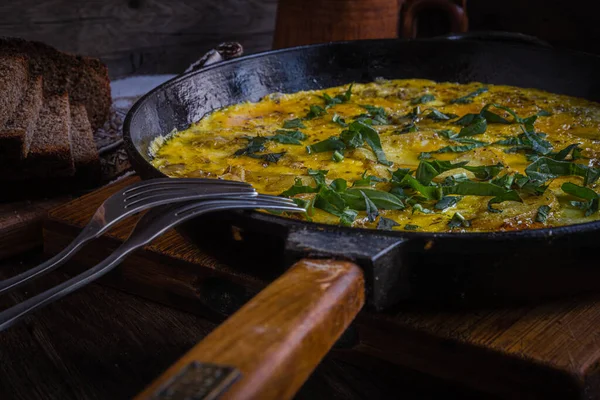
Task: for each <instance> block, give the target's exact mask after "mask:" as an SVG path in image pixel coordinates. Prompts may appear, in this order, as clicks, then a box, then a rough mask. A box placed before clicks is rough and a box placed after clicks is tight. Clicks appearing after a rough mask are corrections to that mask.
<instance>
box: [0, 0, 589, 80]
mask: <svg viewBox="0 0 600 400" xmlns="http://www.w3.org/2000/svg"><path fill="white" fill-rule="evenodd" d="M390 1H394V0H390ZM598 3H599V2H598V1H596V0H585V1H583V0H571V1H565V0H526V1H525V0H503V1H492V0H467V13H468V16H469V25H470V30H505V31H512V32H522V33H526V34H530V35H535V36H538V37H540V38H543V39H545V40H547V41H549V42H551V43H552V44H553V45H556V46H560V47H569V48H574V49H579V50H584V51H588V52H595V53H599V54H600V42H599V41H600V5H599V4H598ZM307 7H318V1H312V2H311V1H307ZM276 8H277V1H276V0H78V1H73V0H46V1H44V0H2V1H0V35H4V36H19V37H23V38H26V39H30V40H41V41H44V42H46V43H49V44H51V45H53V46H55V47H57V48H59V49H61V50H64V51H69V52H76V53H80V54H86V55H91V56H96V57H100V58H101V59H102V60H103V61H104V62H105V63H106V64H107V65H108V67H109V71H110V74H111V78H113V79H114V78H118V77H123V76H126V75H131V74H148V73H178V72H181V71H183V70H184V69H185V68H186V67H187V66H188V65H189V64H190V63H191V62H193V61H195V60H196V59H197V58H198V57H200V56H201V55H202V54H203V53H204V52H205V51H207V50H208V49H210V48H211V47H212V46H214V45H216V44H218V43H220V42H223V41H228V40H237V41H239V42H241V43H242V44H243V45H244V47H245V49H246V53H252V52H257V51H263V50H268V49H270V48H271V45H272V42H273V31H274V29H275V17H276ZM443 18H444V17H443V16H440V15H436V14H435V13H429V15H423V17H422V21H421V22H420V27H421V28H420V32H421V33H420V35H423V36H427V35H428V34H429V33H431V32H435V33H437V32H436V31H439V29H440V27H443V26H444V25H445V24H444V22H445V21H444V20H443ZM523 62H526V60H523Z"/></svg>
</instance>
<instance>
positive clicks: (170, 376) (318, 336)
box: [136, 259, 364, 400]
mask: <svg viewBox="0 0 600 400" xmlns="http://www.w3.org/2000/svg"><path fill="white" fill-rule="evenodd" d="M363 304H364V278H363V273H362V271H361V269H360V268H359V267H358V266H356V265H355V264H353V263H351V262H346V261H334V260H317V259H304V260H301V261H299V262H298V263H296V264H295V265H293V266H292V267H291V268H290V269H289V270H288V271H287V272H286V273H285V274H284V275H282V276H281V277H279V278H278V279H277V280H275V281H274V282H273V283H272V284H271V285H269V286H268V287H267V288H265V289H264V290H263V291H261V292H260V293H259V294H258V295H257V296H256V297H254V298H253V299H252V300H250V302H249V303H247V304H245V305H244V306H243V307H242V308H241V309H240V310H239V311H237V312H236V313H235V314H233V315H232V316H231V317H230V318H229V319H228V320H226V321H225V322H224V323H223V324H222V325H220V326H219V327H217V328H216V329H215V330H214V331H213V332H211V333H210V334H209V335H208V336H207V337H206V338H205V339H204V340H202V341H201V342H200V343H199V344H197V345H196V346H195V347H194V348H192V350H190V351H189V352H188V353H187V354H185V355H184V356H183V357H182V358H181V359H180V360H179V361H177V362H176V363H175V364H174V365H173V366H171V367H170V368H169V369H168V370H167V371H166V372H165V373H164V374H163V375H161V376H160V377H159V378H158V379H157V380H156V381H155V382H154V383H152V384H151V385H150V386H148V387H147V388H146V389H145V390H144V391H143V392H142V393H140V394H139V395H138V396H137V397H136V400H142V399H143V400H146V399H150V398H152V399H162V398H164V399H167V398H169V399H176V400H182V399H185V398H198V399H200V398H202V399H209V398H210V399H214V398H219V399H221V398H223V399H236V400H237V399H261V400H268V399H289V398H292V397H293V396H294V394H295V393H296V391H297V390H298V389H299V388H300V386H301V385H302V384H303V383H304V381H305V380H306V379H307V378H308V376H309V375H310V374H311V373H312V372H313V370H314V368H315V367H316V366H317V365H318V363H319V362H320V361H321V360H322V358H323V357H324V356H325V354H327V352H328V351H329V350H330V349H331V347H332V346H333V345H334V344H335V342H336V340H337V339H338V338H339V337H340V335H341V334H342V333H343V332H344V330H345V329H346V328H347V327H348V325H349V324H350V323H351V322H352V320H353V319H354V318H355V317H356V315H357V314H358V312H359V311H360V309H361V308H362V306H363ZM235 373H238V374H239V379H237V380H235ZM228 376H229V377H231V378H229V379H226V378H227V377H228ZM205 378H208V379H205ZM224 381H227V382H226V383H228V385H224V384H223V382H224ZM199 393H204V395H199Z"/></svg>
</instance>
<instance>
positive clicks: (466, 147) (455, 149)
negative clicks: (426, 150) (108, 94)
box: [432, 140, 489, 154]
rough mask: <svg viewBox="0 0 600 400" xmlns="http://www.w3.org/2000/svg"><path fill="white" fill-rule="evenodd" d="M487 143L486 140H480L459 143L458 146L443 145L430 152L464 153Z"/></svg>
mask: <svg viewBox="0 0 600 400" xmlns="http://www.w3.org/2000/svg"><path fill="white" fill-rule="evenodd" d="M488 144H489V143H486V142H480V141H477V140H475V141H473V143H466V144H461V145H458V146H444V147H441V148H439V149H437V150H435V151H432V153H436V154H438V153H464V152H467V151H471V150H473V149H476V148H478V147H484V146H487V145H488Z"/></svg>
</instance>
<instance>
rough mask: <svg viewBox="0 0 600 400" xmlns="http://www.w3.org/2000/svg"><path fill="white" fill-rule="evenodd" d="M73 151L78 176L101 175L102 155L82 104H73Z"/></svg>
mask: <svg viewBox="0 0 600 400" xmlns="http://www.w3.org/2000/svg"><path fill="white" fill-rule="evenodd" d="M71 151H72V153H73V160H74V162H75V175H76V176H77V178H83V179H90V180H96V179H97V178H98V177H99V175H100V157H99V156H98V150H97V148H96V143H95V142H94V135H93V133H92V127H91V125H90V122H89V121H88V117H87V112H86V110H85V107H84V106H83V105H82V104H72V105H71Z"/></svg>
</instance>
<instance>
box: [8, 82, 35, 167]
mask: <svg viewBox="0 0 600 400" xmlns="http://www.w3.org/2000/svg"><path fill="white" fill-rule="evenodd" d="M42 99H43V95H42V77H41V76H33V77H31V78H30V79H29V81H28V84H27V89H26V91H25V96H24V97H23V98H22V99H21V103H20V104H19V106H18V107H17V108H16V110H15V111H14V112H13V113H12V116H11V117H10V118H9V119H8V121H7V122H6V124H5V125H4V127H3V128H2V127H0V160H2V161H0V163H1V164H6V163H14V162H19V161H21V160H23V159H24V158H25V157H27V153H28V152H29V147H30V145H31V141H32V140H33V132H34V130H35V127H36V124H37V120H38V117H39V115H40V110H41V108H42Z"/></svg>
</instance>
